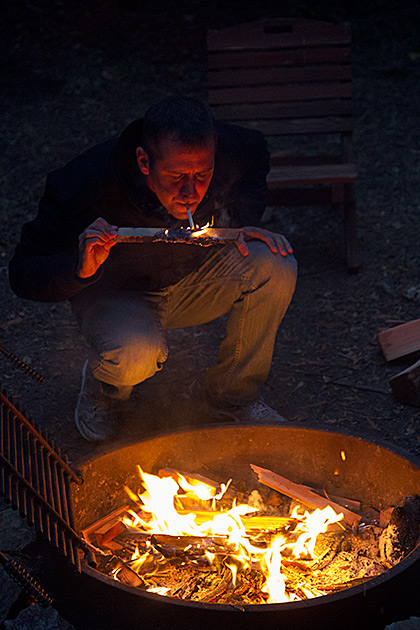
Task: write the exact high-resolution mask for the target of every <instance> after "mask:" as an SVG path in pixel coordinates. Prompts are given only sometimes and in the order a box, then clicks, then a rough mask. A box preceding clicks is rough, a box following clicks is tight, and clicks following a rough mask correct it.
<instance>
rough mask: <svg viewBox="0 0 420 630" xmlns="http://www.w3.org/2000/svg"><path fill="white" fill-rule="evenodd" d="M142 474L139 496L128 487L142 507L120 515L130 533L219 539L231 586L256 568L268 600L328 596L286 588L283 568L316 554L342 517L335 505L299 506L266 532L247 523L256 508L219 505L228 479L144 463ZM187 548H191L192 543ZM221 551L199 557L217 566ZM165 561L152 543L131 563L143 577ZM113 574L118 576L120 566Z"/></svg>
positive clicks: (131, 566) (160, 592)
mask: <svg viewBox="0 0 420 630" xmlns="http://www.w3.org/2000/svg"><path fill="white" fill-rule="evenodd" d="M138 472H139V475H140V479H141V482H142V485H143V487H144V491H143V492H142V493H141V494H138V493H135V492H133V491H132V490H131V489H130V488H128V487H126V488H125V489H126V492H127V494H128V495H129V497H130V498H131V499H132V500H133V501H134V502H135V503H136V504H137V506H138V508H139V509H138V510H137V511H136V510H130V511H129V515H128V516H125V517H123V519H122V521H123V523H124V525H125V527H126V529H127V530H128V531H130V532H133V533H138V532H142V533H144V532H147V533H149V534H150V535H153V534H166V535H170V536H194V537H200V538H202V539H203V541H205V540H206V539H209V538H210V539H212V538H214V537H218V538H221V539H222V540H223V544H224V548H225V550H226V551H225V552H224V556H223V563H224V566H225V567H227V568H228V569H229V570H230V572H231V585H230V587H231V588H233V589H234V588H235V587H236V585H237V582H238V576H239V575H240V573H241V572H242V571H246V570H248V569H258V570H259V572H260V573H261V575H262V579H263V584H262V586H261V591H262V592H263V593H265V595H266V601H267V603H281V602H288V601H295V600H298V599H304V598H308V597H317V596H318V595H322V594H324V593H322V592H321V591H316V590H315V589H314V590H311V589H308V588H306V587H305V586H304V585H302V587H301V588H300V589H299V591H300V593H301V596H300V595H298V594H296V591H295V592H293V593H292V592H288V590H287V580H286V577H285V576H284V574H283V571H282V566H283V563H284V562H285V561H286V559H287V561H288V562H290V561H291V560H297V561H298V560H299V559H301V558H304V559H305V560H308V559H314V558H316V556H315V543H316V538H317V536H318V535H319V534H320V533H323V532H325V531H326V530H327V528H328V526H329V525H331V524H333V523H336V522H338V521H340V520H341V519H342V517H343V515H342V514H336V512H335V511H334V510H333V509H332V507H330V506H328V507H326V508H325V509H322V510H321V509H316V510H315V511H313V512H312V513H310V512H308V511H306V510H304V509H303V508H301V507H299V506H297V507H295V508H294V510H293V512H292V514H291V517H290V521H289V527H288V528H286V529H287V531H286V532H282V533H280V534H279V533H278V532H274V533H273V532H271V533H270V532H268V533H267V532H266V531H264V530H263V531H261V532H258V531H257V533H256V532H255V529H252V531H251V529H250V528H249V527H248V529H247V524H248V526H249V523H252V515H253V514H255V513H256V512H258V509H257V508H255V507H253V506H251V505H248V504H239V505H236V502H235V500H233V501H232V506H231V508H230V509H226V510H221V509H218V502H219V501H220V500H221V499H222V498H223V497H225V495H226V491H227V490H228V488H229V485H230V481H228V482H227V483H226V484H221V486H220V488H215V487H214V486H211V485H208V484H207V483H205V482H201V481H199V480H196V479H194V480H188V479H186V477H184V476H183V475H181V474H180V473H177V474H176V478H173V476H168V477H159V476H157V475H152V474H149V473H146V472H144V471H143V470H142V468H141V467H140V466H138ZM225 498H226V497H225ZM192 501H194V503H195V506H197V505H198V506H199V507H200V508H202V507H203V506H204V507H205V510H203V509H200V510H195V509H194V508H193V509H190V510H189V509H188V508H186V507H185V505H186V504H189V505H191V503H192ZM198 513H199V514H200V518H198ZM262 534H264V536H263V539H262V538H261V535H262ZM184 551H185V552H187V551H188V546H187V547H186V548H185V549H184ZM218 555H220V554H216V553H213V552H211V551H209V550H206V551H205V552H204V554H203V555H202V556H201V558H202V561H203V562H206V563H207V564H208V566H209V567H213V566H215V565H217V563H218V562H220V558H219V557H218ZM164 560H165V558H164V556H163V555H162V554H161V553H160V552H159V551H158V550H157V549H156V548H155V547H154V546H153V545H152V544H151V543H150V542H149V543H147V550H146V552H145V553H141V554H140V552H139V551H138V548H136V550H135V552H134V554H133V556H132V558H131V561H130V563H129V566H130V569H131V570H133V571H135V572H136V573H137V574H138V575H139V576H140V577H141V575H142V574H143V575H144V574H145V573H146V572H149V573H150V572H152V573H153V572H155V571H158V570H159V568H158V567H159V564H160V563H162V561H164ZM114 577H115V578H116V579H118V571H117V570H116V571H115V572H114ZM147 590H149V591H153V592H158V593H159V594H161V595H162V594H166V593H167V592H168V589H165V588H162V587H159V588H154V587H153V588H150V589H147Z"/></svg>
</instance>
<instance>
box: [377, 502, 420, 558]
mask: <svg viewBox="0 0 420 630" xmlns="http://www.w3.org/2000/svg"><path fill="white" fill-rule="evenodd" d="M419 527H420V497H419V496H418V495H415V496H408V497H405V498H404V499H403V500H402V501H401V502H400V504H399V505H397V506H396V507H395V508H394V510H393V511H392V515H391V519H390V521H389V524H388V526H387V527H386V528H385V529H384V531H383V532H382V534H381V535H380V537H379V551H380V554H381V558H382V560H383V561H384V562H387V563H389V564H390V565H392V566H394V565H396V564H398V563H399V562H400V561H401V560H402V559H403V558H404V557H405V556H406V555H407V554H408V553H410V551H412V550H413V549H414V547H415V546H416V544H417V542H418V540H419Z"/></svg>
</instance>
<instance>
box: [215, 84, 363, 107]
mask: <svg viewBox="0 0 420 630" xmlns="http://www.w3.org/2000/svg"><path fill="white" fill-rule="evenodd" d="M351 93H352V92H351V85H350V83H316V84H313V85H305V84H296V85H293V86H291V85H285V86H281V85H274V86H261V87H259V88H258V89H253V88H247V87H237V88H220V89H213V90H208V99H209V103H210V105H217V104H219V103H220V104H223V103H224V104H226V103H246V102H247V103H264V102H265V103H266V102H268V103H270V102H282V101H295V100H316V99H322V98H326V99H328V98H350V97H351Z"/></svg>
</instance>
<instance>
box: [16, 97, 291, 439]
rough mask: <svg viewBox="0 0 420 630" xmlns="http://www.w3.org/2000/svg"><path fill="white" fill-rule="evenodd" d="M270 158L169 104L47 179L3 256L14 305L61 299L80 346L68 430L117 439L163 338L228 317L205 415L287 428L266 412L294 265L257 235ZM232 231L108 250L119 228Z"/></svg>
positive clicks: (196, 103)
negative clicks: (265, 393) (210, 239)
mask: <svg viewBox="0 0 420 630" xmlns="http://www.w3.org/2000/svg"><path fill="white" fill-rule="evenodd" d="M268 170H269V154H268V152H267V148H266V144H265V141H264V138H263V136H262V134H260V133H259V132H257V131H250V130H247V129H243V128H241V127H238V126H234V125H229V124H222V123H216V122H214V120H213V117H212V114H211V112H210V110H209V109H208V107H207V105H205V104H204V103H203V102H202V101H200V100H198V99H196V98H192V97H179V96H169V97H165V98H163V99H162V100H160V101H158V102H157V103H154V104H152V105H151V106H150V107H149V109H148V110H147V112H146V114H145V116H144V118H143V119H139V120H136V121H134V122H132V123H131V124H130V125H128V127H127V128H126V129H125V130H124V131H123V132H122V134H121V136H120V137H119V139H117V140H109V141H108V142H105V143H103V144H100V145H97V146H95V147H93V148H91V149H90V150H88V151H87V152H85V153H84V154H82V155H81V156H79V157H77V158H76V159H74V160H73V161H72V162H70V163H69V164H67V165H66V166H64V167H63V168H60V169H58V170H56V171H54V172H52V173H50V174H49V175H48V177H47V181H46V186H45V191H44V195H43V197H42V199H41V201H40V204H39V210H38V214H37V216H36V218H35V219H34V220H32V221H29V222H28V223H26V224H25V225H24V226H23V228H22V234H21V239H20V242H19V244H18V245H17V247H16V251H15V254H14V256H13V258H12V260H11V261H10V265H9V271H10V284H11V287H12V289H13V291H14V292H15V293H16V294H17V295H18V296H20V297H22V298H25V299H29V300H37V301H45V302H56V301H60V300H70V302H71V307H72V311H73V313H74V315H75V317H76V318H77V320H78V322H79V325H80V329H81V331H82V333H83V335H84V336H85V338H86V340H87V342H88V345H89V348H90V350H89V355H88V358H87V360H86V362H85V365H84V368H83V375H82V386H81V391H80V394H79V398H78V401H77V405H76V412H75V421H76V426H77V428H78V430H79V431H80V433H81V434H82V436H83V437H84V438H86V439H87V440H107V439H110V438H112V437H113V436H115V434H116V432H117V429H118V427H117V419H116V418H117V414H116V413H115V405H118V402H119V401H122V400H127V399H128V398H129V396H130V394H131V391H132V389H133V387H134V386H135V385H136V384H138V383H141V382H142V381H144V380H145V379H148V378H150V377H152V376H153V375H154V374H155V373H156V372H157V371H158V370H160V369H162V367H163V365H164V363H165V360H166V358H167V356H168V348H167V344H166V341H165V330H167V329H170V328H182V327H187V326H197V325H200V324H203V323H205V322H209V321H211V320H213V319H215V318H217V317H219V316H220V315H223V314H225V313H229V317H228V322H227V330H226V336H225V338H224V339H223V341H222V343H221V346H220V349H219V356H218V362H217V364H216V365H214V366H213V367H211V368H210V369H209V371H208V374H207V378H206V395H207V401H208V405H209V410H210V413H211V414H213V415H214V416H216V417H218V418H232V419H234V420H237V421H240V422H264V421H266V420H269V421H273V420H274V421H279V422H280V421H283V420H284V418H283V417H282V416H280V415H279V414H278V413H277V412H276V411H275V410H274V409H271V408H270V407H268V405H266V404H265V403H264V401H263V400H262V399H261V397H260V395H259V390H260V388H261V386H262V385H263V383H264V382H265V380H266V378H267V376H268V373H269V369H270V365H271V360H272V355H273V348H274V343H275V338H276V333H277V330H278V328H279V325H280V323H281V321H282V319H283V317H284V315H285V313H286V310H287V308H288V306H289V303H290V300H291V298H292V295H293V292H294V288H295V283H296V261H295V259H294V257H293V254H292V248H291V246H290V244H289V243H288V241H287V240H286V238H285V237H284V236H281V235H280V234H276V233H273V232H270V231H268V230H265V229H262V228H260V227H257V226H258V224H259V220H260V217H261V215H262V213H263V211H264V207H265V193H266V181H265V180H266V175H267V173H268ZM187 208H189V209H190V212H191V215H192V217H193V221H194V224H195V225H197V226H203V225H206V224H211V225H214V226H217V227H227V226H230V227H239V228H241V234H240V238H239V239H238V241H236V242H235V243H234V244H225V245H217V246H214V247H199V246H196V245H191V244H187V243H177V244H174V243H168V242H154V243H151V242H146V243H127V244H117V243H116V238H115V237H116V235H117V230H118V228H119V227H158V228H159V227H162V228H180V227H185V228H186V227H188V226H189V221H188V210H187Z"/></svg>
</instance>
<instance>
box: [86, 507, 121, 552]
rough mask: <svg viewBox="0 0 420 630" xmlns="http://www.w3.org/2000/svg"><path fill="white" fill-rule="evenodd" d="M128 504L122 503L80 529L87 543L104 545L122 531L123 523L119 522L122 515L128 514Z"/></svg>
mask: <svg viewBox="0 0 420 630" xmlns="http://www.w3.org/2000/svg"><path fill="white" fill-rule="evenodd" d="M129 509H130V506H129V505H123V506H122V507H120V508H117V509H115V510H113V511H112V512H109V514H107V515H106V516H104V517H103V518H100V519H99V520H97V521H95V522H94V523H92V525H89V526H88V527H86V528H85V529H83V530H82V536H83V537H84V539H85V540H87V542H88V543H90V544H92V545H95V544H98V545H106V544H107V543H108V542H109V541H110V540H112V538H114V537H115V536H117V534H119V533H121V532H122V531H124V529H125V527H124V524H123V523H122V522H121V518H122V517H123V516H127V515H128V510H129Z"/></svg>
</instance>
